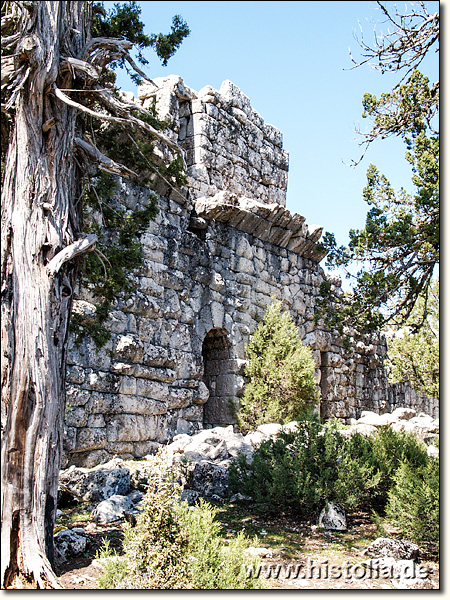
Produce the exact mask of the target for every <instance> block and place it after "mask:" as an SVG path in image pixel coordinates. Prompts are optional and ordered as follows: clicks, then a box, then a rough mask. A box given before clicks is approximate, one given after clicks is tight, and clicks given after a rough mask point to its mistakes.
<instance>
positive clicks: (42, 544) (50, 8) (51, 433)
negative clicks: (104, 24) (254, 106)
mask: <svg viewBox="0 0 450 600" xmlns="http://www.w3.org/2000/svg"><path fill="white" fill-rule="evenodd" d="M6 4H8V5H9V7H8V8H7V10H9V11H10V15H11V18H12V17H14V18H15V19H16V21H17V22H18V23H19V32H20V36H21V42H20V45H21V46H20V53H19V55H18V56H17V54H18V53H17V52H16V53H15V54H16V56H15V57H14V61H15V63H14V66H15V68H16V69H17V70H18V71H19V72H26V73H28V75H27V80H26V82H25V83H23V84H22V86H21V88H20V89H19V90H18V91H17V94H16V97H15V98H14V106H15V112H14V114H13V122H14V124H13V127H12V131H11V135H10V139H9V147H8V153H7V159H6V164H5V178H4V182H3V190H2V329H3V331H2V333H3V335H2V362H3V367H2V404H3V406H2V409H3V408H4V413H5V414H4V415H3V416H4V417H5V423H4V434H3V442H2V520H3V521H2V534H1V552H2V586H4V587H37V588H46V587H58V584H57V581H56V578H55V577H54V575H53V572H52V568H51V563H52V559H53V526H54V521H55V512H56V501H57V486H58V472H59V464H60V452H61V438H62V433H63V418H64V407H65V402H64V372H65V358H66V348H67V336H68V324H69V315H70V308H71V301H72V298H71V290H72V288H73V285H72V282H73V279H74V275H75V268H74V264H73V263H71V262H70V260H69V261H67V260H66V261H62V262H61V261H60V262H61V264H60V265H59V268H58V270H57V271H56V270H55V269H49V268H48V265H49V264H50V265H52V264H54V263H52V259H53V260H55V259H54V257H55V256H56V255H58V253H59V252H61V251H62V250H63V249H64V248H65V247H67V246H69V245H70V244H71V243H73V242H74V241H75V240H76V239H77V237H78V228H79V214H78V213H77V209H76V208H75V207H76V204H77V203H76V200H77V197H78V195H79V194H80V189H79V181H80V177H79V174H78V173H77V168H78V167H77V166H76V163H75V160H74V152H73V143H74V142H73V140H74V137H75V115H76V109H74V108H73V107H70V106H68V105H66V104H64V103H62V102H59V101H58V100H57V99H56V98H55V96H54V94H53V93H52V85H53V84H54V83H55V82H59V84H60V85H61V87H62V88H65V87H68V82H69V81H70V78H71V74H70V72H65V73H63V74H62V75H59V73H60V57H61V55H63V56H68V55H69V54H70V55H71V56H73V57H75V58H81V56H82V52H83V49H84V47H85V44H86V41H87V38H88V32H89V31H90V22H91V3H89V2H33V3H28V4H30V5H31V6H30V8H29V9H28V8H26V7H24V6H23V5H24V4H25V3H12V2H10V3H6ZM62 77H64V79H63V80H61V78H62ZM58 80H59V81H58ZM16 90H17V87H16V88H15V89H14V90H13V91H12V93H13V94H14V93H16ZM51 121H52V122H53V121H54V123H55V124H54V125H53V126H52V127H50V128H46V127H43V125H44V124H45V123H49V122H51Z"/></svg>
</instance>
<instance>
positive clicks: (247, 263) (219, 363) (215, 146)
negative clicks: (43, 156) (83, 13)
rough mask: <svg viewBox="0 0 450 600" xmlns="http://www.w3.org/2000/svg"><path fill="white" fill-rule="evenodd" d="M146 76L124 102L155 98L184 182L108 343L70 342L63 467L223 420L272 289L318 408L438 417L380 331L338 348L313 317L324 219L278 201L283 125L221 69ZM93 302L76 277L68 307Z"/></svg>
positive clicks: (158, 226) (129, 205)
mask: <svg viewBox="0 0 450 600" xmlns="http://www.w3.org/2000/svg"><path fill="white" fill-rule="evenodd" d="M155 84H156V88H155V86H151V85H150V84H146V85H144V86H142V87H141V88H140V90H139V97H138V99H135V100H134V101H135V102H140V103H141V104H143V105H144V106H147V105H148V103H151V102H153V101H156V103H157V104H156V105H157V108H158V110H159V113H160V116H161V117H162V118H165V119H167V120H168V121H169V132H170V135H171V136H172V137H173V139H175V140H176V141H177V142H178V143H179V145H180V146H181V148H182V149H183V151H184V153H185V159H186V163H187V167H188V169H187V173H188V185H187V186H186V188H184V189H183V190H180V191H179V192H177V191H175V190H171V189H169V188H161V189H159V192H160V195H159V213H158V216H157V218H156V219H155V220H154V221H152V222H151V223H150V225H149V227H148V229H147V230H146V231H145V233H144V234H143V235H142V237H141V241H142V244H143V249H144V265H143V266H142V267H141V268H140V269H139V270H137V271H136V272H135V275H134V277H135V283H136V291H135V292H134V294H133V295H132V297H131V298H128V299H127V300H126V299H124V298H117V300H116V302H115V305H114V307H113V311H112V312H111V314H110V318H109V320H108V322H107V323H106V324H105V328H106V329H108V330H109V331H110V332H111V337H110V339H109V341H108V342H107V344H106V346H104V347H103V348H101V349H100V350H98V349H97V348H96V346H95V344H94V342H93V341H92V340H90V339H89V338H85V339H84V341H83V342H82V343H81V345H80V346H77V345H76V344H75V343H74V341H73V340H72V341H71V344H70V351H69V357H68V367H67V410H66V432H65V440H64V446H65V447H64V451H65V459H64V462H65V466H67V465H69V464H75V465H78V466H94V465H96V464H99V463H101V462H105V461H108V460H110V459H111V458H112V457H114V456H119V457H121V458H124V459H128V458H139V457H143V456H145V455H146V454H149V453H151V452H153V451H155V450H156V449H157V448H158V447H159V445H160V444H165V443H168V442H169V441H170V440H171V439H172V437H173V436H174V435H175V434H177V433H188V434H193V433H195V432H196V431H199V430H201V429H202V428H209V427H213V426H216V425H221V426H223V425H230V424H233V423H235V421H236V411H238V409H239V397H240V394H241V392H242V389H243V386H244V383H245V381H244V377H243V367H244V365H245V351H244V350H245V344H246V343H247V341H248V339H249V336H250V335H251V333H252V332H253V331H254V330H255V328H256V327H257V325H258V323H259V322H260V321H261V319H262V317H263V315H264V312H265V310H266V308H267V306H268V305H269V304H270V303H272V302H273V301H274V299H277V300H281V301H282V303H283V307H284V309H286V310H289V311H290V314H291V315H292V317H293V318H294V320H295V322H296V324H297V326H298V330H299V334H300V337H301V338H302V340H303V342H304V343H305V344H307V345H309V346H310V347H311V348H312V350H313V356H314V360H315V364H316V381H317V385H318V387H319V389H320V391H321V393H322V401H321V406H320V411H321V414H323V415H324V416H325V417H331V416H335V417H338V418H339V419H341V420H343V421H344V422H348V421H349V419H350V418H357V417H359V415H360V413H361V411H363V410H372V411H375V412H378V413H381V412H387V411H391V410H393V409H394V408H396V407H397V406H411V407H413V408H416V409H417V410H423V411H425V412H427V413H429V414H430V415H432V416H434V417H436V416H438V406H437V401H433V400H429V399H426V398H422V397H420V396H418V395H417V394H416V393H415V392H414V390H411V388H410V387H408V386H405V385H403V386H390V385H389V383H388V380H387V373H386V370H385V368H384V364H383V363H384V359H385V357H386V345H385V341H384V338H383V337H382V336H372V337H371V338H370V339H367V340H366V341H365V342H364V343H362V342H359V343H358V344H357V345H356V346H355V348H353V351H352V352H348V351H346V350H345V349H344V347H343V345H342V341H341V340H340V338H339V336H337V335H336V333H335V332H333V331H327V330H325V329H324V328H323V327H320V326H317V325H315V323H314V314H315V305H316V301H317V298H318V295H319V287H320V284H321V283H322V281H324V279H326V278H328V279H330V277H329V276H328V275H327V274H326V273H325V272H324V271H323V269H322V268H321V267H320V265H319V262H320V260H321V259H322V258H323V253H321V252H320V251H319V250H318V249H317V248H316V242H317V241H318V240H319V239H320V235H321V231H322V229H321V228H320V227H317V226H308V225H307V224H306V223H305V219H304V217H302V216H300V215H298V214H295V213H291V212H290V211H288V210H287V209H286V208H285V204H286V189H287V173H288V154H287V152H286V151H285V150H283V147H282V134H281V132H280V131H279V130H278V129H276V128H275V127H274V126H272V125H269V124H267V123H265V122H264V120H263V119H262V117H261V116H260V115H259V114H258V113H257V112H256V111H255V110H254V109H253V108H252V107H251V106H250V101H249V99H248V98H247V97H246V96H245V95H244V94H243V93H242V92H241V91H240V90H239V89H238V88H237V87H236V86H235V85H234V84H232V83H231V82H229V81H225V82H224V83H223V84H222V86H221V88H220V90H219V91H217V90H214V89H213V88H211V87H210V86H207V87H206V88H203V90H200V91H199V92H195V91H194V90H192V89H190V88H188V87H187V86H186V85H185V84H184V82H183V80H182V79H181V78H180V77H177V76H170V77H168V78H161V79H156V80H155ZM147 198H148V190H146V189H144V188H133V187H131V186H130V185H129V184H128V183H127V182H125V181H121V185H120V187H119V190H118V192H117V193H116V197H115V201H116V202H117V204H118V206H119V205H120V206H121V207H123V208H125V209H126V210H127V211H129V212H130V213H132V212H133V211H134V210H136V209H139V208H143V206H144V205H145V202H146V199H147ZM332 283H333V284H334V285H336V286H339V282H338V281H334V282H332ZM94 303H95V299H94V298H93V297H92V295H91V293H90V290H89V289H79V290H78V291H77V300H76V301H75V302H74V311H75V312H79V313H82V314H83V315H84V316H85V317H86V315H89V314H92V313H93V312H94V310H95V307H94Z"/></svg>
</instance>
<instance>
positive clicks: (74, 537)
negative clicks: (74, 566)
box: [54, 527, 89, 564]
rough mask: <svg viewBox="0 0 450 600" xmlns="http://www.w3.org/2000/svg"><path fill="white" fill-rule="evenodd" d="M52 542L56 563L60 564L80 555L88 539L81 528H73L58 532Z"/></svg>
mask: <svg viewBox="0 0 450 600" xmlns="http://www.w3.org/2000/svg"><path fill="white" fill-rule="evenodd" d="M54 541H55V555H56V561H57V562H58V563H60V564H61V563H64V562H67V561H68V560H69V559H71V558H74V557H75V556H79V555H80V554H82V553H83V552H84V551H85V550H86V548H87V545H88V543H89V538H88V537H87V536H86V535H85V533H84V530H83V529H82V528H81V527H74V528H73V529H63V530H62V531H59V532H58V533H57V534H56V535H55V537H54Z"/></svg>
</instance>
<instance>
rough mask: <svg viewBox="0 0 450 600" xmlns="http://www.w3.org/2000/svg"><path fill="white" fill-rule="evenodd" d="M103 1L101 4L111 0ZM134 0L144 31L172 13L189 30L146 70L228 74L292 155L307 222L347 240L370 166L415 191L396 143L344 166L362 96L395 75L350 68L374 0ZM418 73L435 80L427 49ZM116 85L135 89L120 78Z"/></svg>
mask: <svg viewBox="0 0 450 600" xmlns="http://www.w3.org/2000/svg"><path fill="white" fill-rule="evenodd" d="M104 4H105V7H106V8H109V7H111V6H112V5H113V4H114V3H113V2H105V3H104ZM139 4H140V5H141V8H142V14H141V18H142V20H143V21H144V23H145V24H146V32H147V33H158V32H160V31H162V32H168V31H169V30H170V26H171V20H172V17H173V16H174V15H176V14H179V15H181V16H182V17H183V18H184V19H185V20H186V21H187V23H188V25H189V27H190V29H191V34H190V36H189V37H188V38H186V39H185V40H184V42H183V44H182V45H181V47H180V49H179V50H178V52H177V54H176V55H175V56H174V57H173V58H171V59H170V60H169V62H168V65H167V67H162V66H161V64H160V61H159V59H158V58H157V56H156V55H155V54H154V53H153V52H149V54H148V58H149V59H150V64H149V65H147V67H146V72H147V73H148V74H149V76H150V77H159V76H162V75H168V74H177V75H180V76H181V77H182V78H183V79H184V81H185V83H186V84H187V85H188V86H189V87H191V88H193V89H195V90H197V91H198V90H199V89H201V88H202V87H203V86H205V85H211V86H213V87H214V88H216V89H218V88H219V87H220V85H221V83H222V81H224V80H225V79H230V80H231V81H232V82H233V83H235V84H236V85H238V86H239V87H240V88H241V90H242V91H243V92H244V93H245V94H246V95H247V96H249V98H250V100H251V103H252V106H253V107H254V108H255V109H256V110H257V111H258V112H259V113H260V114H261V116H262V117H263V119H264V120H265V121H266V122H268V123H271V124H273V125H275V126H276V127H278V128H279V129H280V130H281V131H282V133H283V140H284V148H285V149H286V150H288V151H289V155H290V159H289V163H290V166H289V183H288V194H287V207H288V208H289V209H290V210H291V211H293V212H298V213H300V214H302V215H304V216H305V217H306V221H307V223H309V224H311V225H312V224H319V225H322V226H323V227H324V230H327V231H331V232H333V233H334V234H335V235H336V240H337V242H338V243H339V244H346V243H347V241H348V231H349V230H350V229H352V228H356V229H357V228H360V227H362V226H363V225H364V222H365V215H366V213H367V205H366V204H365V203H364V201H363V199H362V189H363V187H364V185H365V181H366V178H365V173H366V169H367V167H368V165H369V164H370V163H373V164H375V165H376V166H377V167H378V168H379V169H380V171H381V172H383V173H384V174H385V175H386V176H387V177H388V179H389V180H390V181H391V183H392V185H393V186H394V188H395V189H399V188H400V187H404V188H405V189H406V190H407V191H413V188H412V187H411V171H410V168H409V165H408V164H407V163H406V161H405V159H404V154H405V148H404V145H403V143H402V142H401V141H400V140H396V139H391V140H384V141H379V142H378V141H377V142H376V143H375V144H373V145H372V146H371V147H370V148H369V150H368V152H367V154H366V156H365V158H364V160H363V161H362V162H361V163H360V164H359V166H357V167H356V168H352V167H351V166H350V163H351V161H352V160H354V159H356V158H358V157H359V155H360V148H359V146H358V136H357V134H356V132H355V128H356V127H358V126H359V127H360V128H361V129H365V128H367V127H368V125H369V124H368V123H367V122H366V120H365V119H362V118H361V113H362V105H361V99H362V97H363V94H364V93H365V92H371V93H374V94H376V95H377V96H378V95H379V94H380V93H381V92H383V91H389V90H390V89H391V88H392V86H393V84H394V83H395V82H396V81H397V78H395V77H392V76H389V75H381V74H380V73H379V72H377V71H375V70H373V69H371V68H369V67H367V66H364V67H360V68H358V69H354V70H352V69H351V68H350V67H351V66H352V63H351V60H350V56H349V48H351V50H352V53H353V54H354V56H358V50H359V46H358V42H357V40H356V39H355V35H358V34H359V22H360V23H361V25H362V26H363V28H364V31H365V33H366V35H367V36H370V35H371V34H372V29H373V25H372V23H373V21H376V22H379V21H380V20H381V19H382V16H381V14H380V11H379V10H378V9H377V5H376V2H372V1H367V2H358V1H353V2H336V1H331V2H292V1H291V2H282V1H278V2H204V1H200V2H157V1H148V2H139ZM386 4H387V5H391V6H392V5H394V4H395V3H393V2H388V3H386ZM426 4H427V6H428V10H429V12H435V11H438V10H439V2H435V1H434V2H426ZM403 5H404V3H401V2H400V3H398V6H399V7H403ZM383 27H384V26H382V25H381V29H383ZM367 39H369V37H368V38H367ZM422 70H423V72H424V73H425V74H426V75H427V76H428V77H429V78H430V80H432V82H434V81H436V80H437V79H438V77H439V63H438V55H436V54H433V55H432V56H430V57H429V58H428V59H427V61H426V64H425V65H424V66H423V67H422ZM118 83H119V84H120V85H121V87H122V88H123V89H128V90H130V91H135V87H134V86H133V84H131V83H130V82H129V81H126V80H125V79H122V77H120V78H119V80H118Z"/></svg>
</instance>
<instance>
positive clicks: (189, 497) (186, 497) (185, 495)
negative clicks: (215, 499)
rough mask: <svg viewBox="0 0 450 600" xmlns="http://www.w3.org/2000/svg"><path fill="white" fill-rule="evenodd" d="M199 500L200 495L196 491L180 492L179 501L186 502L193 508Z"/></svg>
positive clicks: (185, 490)
mask: <svg viewBox="0 0 450 600" xmlns="http://www.w3.org/2000/svg"><path fill="white" fill-rule="evenodd" d="M199 498H200V493H199V492H197V491H196V490H189V489H184V490H183V491H182V492H181V501H182V502H187V503H188V504H189V506H194V505H195V504H196V503H197V501H198V499H199Z"/></svg>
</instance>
